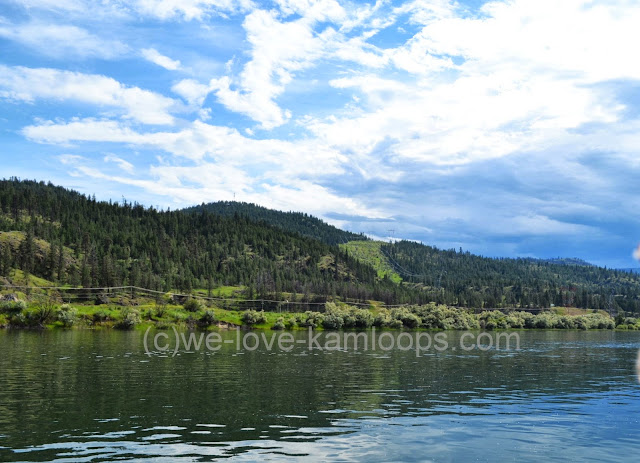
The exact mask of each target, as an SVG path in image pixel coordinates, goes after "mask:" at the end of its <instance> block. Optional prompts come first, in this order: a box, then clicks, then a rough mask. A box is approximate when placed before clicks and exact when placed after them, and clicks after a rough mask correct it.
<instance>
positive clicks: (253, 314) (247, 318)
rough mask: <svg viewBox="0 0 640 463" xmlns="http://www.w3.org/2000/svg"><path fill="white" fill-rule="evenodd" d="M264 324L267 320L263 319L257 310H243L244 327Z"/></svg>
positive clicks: (262, 315) (262, 314)
mask: <svg viewBox="0 0 640 463" xmlns="http://www.w3.org/2000/svg"><path fill="white" fill-rule="evenodd" d="M266 322H267V319H266V318H265V316H264V312H263V311H260V312H258V311H257V310H245V311H244V313H243V314H242V323H244V324H245V325H249V326H253V325H261V324H263V323H266Z"/></svg>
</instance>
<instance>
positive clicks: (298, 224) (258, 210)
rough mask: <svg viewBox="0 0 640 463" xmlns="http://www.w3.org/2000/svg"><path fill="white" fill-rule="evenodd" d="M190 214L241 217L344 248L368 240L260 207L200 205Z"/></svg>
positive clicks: (305, 216) (307, 217) (302, 216)
mask: <svg viewBox="0 0 640 463" xmlns="http://www.w3.org/2000/svg"><path fill="white" fill-rule="evenodd" d="M184 210H185V211H187V212H200V211H202V210H206V211H208V212H211V213H213V214H216V215H222V216H226V217H233V216H234V215H239V216H241V217H247V218H249V219H250V220H252V221H257V222H264V223H266V224H269V225H273V226H276V227H278V228H281V229H283V230H287V231H290V232H295V233H298V234H300V235H302V236H307V237H310V238H314V239H317V240H320V241H322V242H324V243H327V244H342V243H347V242H349V241H356V240H366V239H367V237H366V236H364V235H361V234H356V233H352V232H348V231H345V230H340V229H339V228H336V227H334V226H333V225H329V224H328V223H326V222H324V221H322V220H320V219H318V218H316V217H313V216H311V215H309V214H305V213H302V212H280V211H276V210H273V209H267V208H266V207H262V206H258V205H257V204H251V203H243V202H235V201H218V202H215V203H208V204H201V205H200V206H194V207H190V208H187V209H184Z"/></svg>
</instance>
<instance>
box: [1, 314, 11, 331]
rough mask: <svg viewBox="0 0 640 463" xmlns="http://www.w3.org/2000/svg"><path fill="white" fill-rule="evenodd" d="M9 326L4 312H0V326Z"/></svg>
mask: <svg viewBox="0 0 640 463" xmlns="http://www.w3.org/2000/svg"><path fill="white" fill-rule="evenodd" d="M7 326H9V319H8V318H7V316H6V315H5V314H0V328H6V327H7Z"/></svg>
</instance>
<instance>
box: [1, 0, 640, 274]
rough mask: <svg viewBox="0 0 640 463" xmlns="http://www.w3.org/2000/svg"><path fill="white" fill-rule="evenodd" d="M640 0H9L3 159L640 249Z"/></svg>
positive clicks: (170, 204) (411, 230) (435, 226)
mask: <svg viewBox="0 0 640 463" xmlns="http://www.w3.org/2000/svg"><path fill="white" fill-rule="evenodd" d="M638 24H640V2H638V1H637V0H636V1H625V0H612V1H609V0H600V1H598V0H595V1H579V0H562V1H557V0H553V1H550V0H511V1H490V2H483V1H481V0H469V1H465V2H451V1H446V0H408V1H362V0H361V1H353V2H343V1H336V0H317V1H314V0H274V1H252V0H127V1H124V0H100V1H97V0H3V1H2V2H0V177H4V178H8V177H12V176H16V177H20V178H26V179H37V180H45V181H51V182H53V183H55V184H58V185H62V186H65V187H69V188H73V189H75V190H78V191H80V192H82V193H85V194H90V195H92V194H95V195H96V197H97V198H99V199H104V200H107V199H112V200H115V201H121V200H122V199H123V198H126V199H127V200H129V201H137V202H139V203H142V204H145V205H147V206H157V207H160V208H165V209H166V208H171V209H176V208H180V207H184V206H189V205H193V204H199V203H202V202H212V201H219V200H233V199H235V200H238V201H246V202H253V203H257V204H260V205H263V206H267V207H270V208H275V209H279V210H287V211H288V210H294V211H303V212H308V213H311V214H313V215H316V216H318V217H321V218H323V219H325V220H327V221H328V222H330V223H332V224H334V225H337V226H339V227H341V228H344V229H347V230H351V231H355V232H363V233H366V234H368V235H370V236H373V237H378V238H382V239H399V238H403V239H410V240H417V241H421V242H423V243H425V244H430V245H435V246H438V247H440V248H445V249H450V248H455V249H458V248H460V247H461V248H463V249H464V250H468V251H471V252H473V253H477V254H482V255H486V256H502V257H540V258H548V257H557V256H566V257H579V258H583V259H585V260H588V261H590V262H592V263H595V264H598V265H606V266H609V267H635V266H637V265H638V264H637V261H636V260H634V258H633V257H632V253H633V249H634V248H635V247H636V246H637V245H638V242H639V241H640V214H638V211H639V210H640V183H639V182H638V181H637V179H638V176H639V174H640V156H639V153H638V151H639V149H640V60H639V59H638V56H637V53H638V52H637V44H638V43H640V27H638Z"/></svg>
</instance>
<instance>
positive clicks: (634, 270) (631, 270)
mask: <svg viewBox="0 0 640 463" xmlns="http://www.w3.org/2000/svg"><path fill="white" fill-rule="evenodd" d="M618 270H620V271H622V272H629V273H639V274H640V267H631V268H619V269H618Z"/></svg>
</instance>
